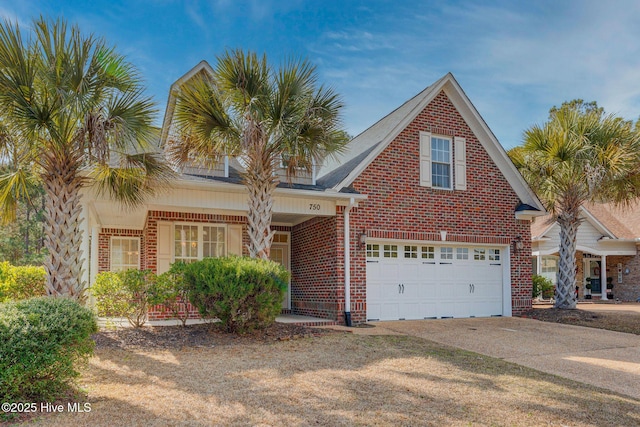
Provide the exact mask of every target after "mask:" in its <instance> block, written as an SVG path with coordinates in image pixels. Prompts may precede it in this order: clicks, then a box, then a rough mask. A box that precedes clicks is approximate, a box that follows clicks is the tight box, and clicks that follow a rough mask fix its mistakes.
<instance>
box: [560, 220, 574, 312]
mask: <svg viewBox="0 0 640 427" xmlns="http://www.w3.org/2000/svg"><path fill="white" fill-rule="evenodd" d="M558 225H559V226H560V260H559V265H558V284H557V286H556V303H555V307H556V308H563V309H575V308H576V303H577V301H576V292H575V286H576V237H577V235H578V226H579V225H580V220H579V217H578V214H577V213H575V214H573V213H566V212H565V213H563V214H562V215H560V216H559V217H558Z"/></svg>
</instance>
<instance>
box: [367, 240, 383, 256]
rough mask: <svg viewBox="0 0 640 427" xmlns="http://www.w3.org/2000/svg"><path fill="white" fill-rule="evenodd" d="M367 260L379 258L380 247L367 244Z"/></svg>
mask: <svg viewBox="0 0 640 427" xmlns="http://www.w3.org/2000/svg"><path fill="white" fill-rule="evenodd" d="M367 258H380V245H375V244H371V243H369V244H367Z"/></svg>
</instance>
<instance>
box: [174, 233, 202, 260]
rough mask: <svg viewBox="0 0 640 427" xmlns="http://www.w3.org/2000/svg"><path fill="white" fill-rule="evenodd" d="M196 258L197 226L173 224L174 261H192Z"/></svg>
mask: <svg viewBox="0 0 640 427" xmlns="http://www.w3.org/2000/svg"><path fill="white" fill-rule="evenodd" d="M197 260H198V226H197V225H176V226H175V252H174V261H182V262H187V263H189V262H193V261H197Z"/></svg>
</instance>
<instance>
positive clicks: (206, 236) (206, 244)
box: [202, 226, 227, 258]
mask: <svg viewBox="0 0 640 427" xmlns="http://www.w3.org/2000/svg"><path fill="white" fill-rule="evenodd" d="M225 230H226V227H225V226H203V227H202V257H203V258H217V257H219V256H224V254H225V251H224V247H225V242H226V241H227V239H226V237H225Z"/></svg>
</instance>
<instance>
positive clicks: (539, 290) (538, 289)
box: [533, 274, 555, 299]
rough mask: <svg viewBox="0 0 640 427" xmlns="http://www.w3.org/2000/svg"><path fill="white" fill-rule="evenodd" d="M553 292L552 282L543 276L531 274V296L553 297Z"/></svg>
mask: <svg viewBox="0 0 640 427" xmlns="http://www.w3.org/2000/svg"><path fill="white" fill-rule="evenodd" d="M554 292H555V286H553V282H552V281H551V280H549V279H547V278H546V277H544V276H539V275H537V274H536V275H534V276H533V297H534V298H537V297H539V296H540V295H542V298H544V299H551V298H553V295H554Z"/></svg>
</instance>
